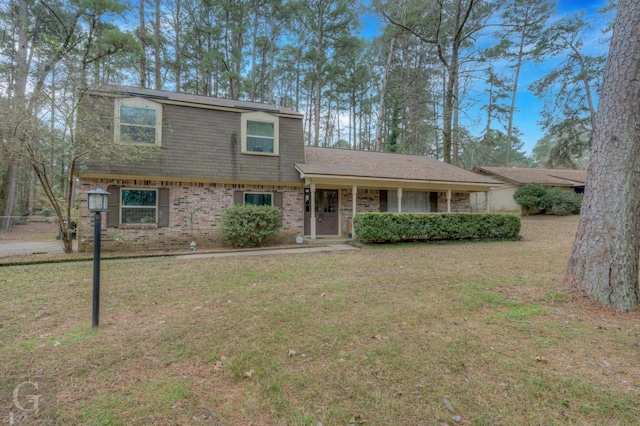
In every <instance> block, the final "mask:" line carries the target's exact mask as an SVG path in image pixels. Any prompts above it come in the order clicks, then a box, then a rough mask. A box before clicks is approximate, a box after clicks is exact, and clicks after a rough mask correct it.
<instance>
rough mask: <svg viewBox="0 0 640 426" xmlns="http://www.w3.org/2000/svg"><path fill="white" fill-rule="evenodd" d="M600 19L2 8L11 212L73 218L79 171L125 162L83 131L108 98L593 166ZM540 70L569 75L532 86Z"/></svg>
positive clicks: (438, 6) (545, 10) (236, 3)
mask: <svg viewBox="0 0 640 426" xmlns="http://www.w3.org/2000/svg"><path fill="white" fill-rule="evenodd" d="M612 10H613V6H609V7H607V8H605V9H603V10H602V11H601V12H602V13H603V14H604V15H603V16H604V18H602V17H598V18H597V19H598V21H597V22H606V21H607V20H611V19H612V18H613V13H611V12H612ZM595 19H596V17H595V15H588V14H587V13H585V11H576V12H575V13H573V14H568V15H562V14H560V13H559V12H558V11H557V8H556V6H555V5H554V3H552V2H550V1H546V0H502V1H500V0H499V1H486V0H438V1H435V0H433V1H425V0H401V1H382V0H372V1H371V2H369V1H367V2H363V1H357V0H305V1H301V0H275V1H274V0H269V1H266V0H151V1H145V0H133V1H131V2H127V1H124V0H122V1H118V0H67V1H59V0H45V1H42V0H39V1H36V0H9V1H7V2H3V3H2V5H0V25H1V26H2V32H1V34H0V114H1V116H2V117H3V119H2V121H1V123H0V137H1V139H2V145H1V146H0V153H1V155H0V188H1V190H0V202H1V203H2V212H3V213H2V214H3V215H4V216H12V215H13V216H16V215H17V216H20V215H22V214H26V213H28V212H31V211H33V210H34V209H41V208H43V207H44V206H46V205H47V201H48V204H49V205H51V204H52V203H53V204H56V203H57V204H58V208H59V209H60V217H63V216H66V217H69V215H66V214H64V211H65V210H71V209H72V207H73V206H72V200H71V198H70V192H71V191H70V188H71V182H72V177H71V176H72V174H73V171H74V170H75V168H76V167H77V166H78V163H79V162H80V161H81V160H82V158H84V157H86V156H87V155H89V154H90V153H95V152H100V150H102V151H103V152H104V151H105V150H108V149H109V145H108V144H105V143H101V142H100V141H98V140H90V141H87V140H86V138H80V137H79V135H77V134H76V124H77V120H78V114H77V106H78V104H79V102H80V101H81V100H82V99H83V97H84V96H85V93H86V90H87V88H90V87H92V86H94V85H119V84H125V85H132V86H139V87H145V88H150V89H159V90H169V91H176V92H182V93H191V94H198V95H207V96H215V97H222V98H231V99H243V100H250V101H256V102H268V103H274V104H279V105H283V106H286V107H289V108H292V109H294V110H297V111H300V112H302V113H304V115H305V124H304V128H305V133H304V138H305V141H304V142H305V144H307V145H312V146H326V147H337V148H343V149H361V150H379V151H387V152H400V153H410V154H418V155H428V156H431V157H434V158H438V159H441V160H443V161H445V162H449V163H452V164H455V165H458V166H460V167H464V168H466V169H471V168H473V167H474V166H476V165H484V166H501V165H507V166H521V167H540V166H542V167H563V168H584V167H586V164H587V155H588V147H589V143H590V139H591V130H592V128H593V126H594V120H595V111H596V103H597V94H598V90H599V87H600V81H601V77H602V71H603V67H604V62H605V58H604V56H603V55H595V54H593V51H594V49H592V48H591V47H590V46H592V45H593V44H594V43H597V42H602V43H604V44H605V45H606V44H607V43H608V40H607V34H608V32H607V31H606V30H607V28H603V32H602V33H600V34H601V37H600V39H601V40H593V38H592V34H593V31H592V30H593V25H594V22H595ZM376 22H379V23H380V24H379V27H377V28H376V29H375V31H373V33H372V31H371V27H372V26H373V27H375V23H376ZM365 24H367V25H368V26H367V27H366V28H365V27H363V25H365ZM598 25H600V24H598ZM531 64H547V65H548V64H552V66H551V67H549V66H547V67H546V69H550V71H548V72H545V73H542V74H541V75H540V76H539V78H538V79H537V80H536V81H535V82H534V83H533V84H530V85H527V86H526V87H523V83H522V78H521V76H522V74H521V73H522V70H523V67H526V66H530V65H531ZM523 91H528V92H530V93H532V94H534V95H535V96H537V97H538V98H539V99H541V100H543V101H544V110H543V111H542V120H541V122H540V123H539V124H540V126H541V127H542V128H543V130H544V133H545V136H544V138H542V139H541V140H540V141H538V143H537V145H536V147H535V148H534V149H533V150H532V152H531V153H527V152H525V150H524V144H523V141H522V139H521V138H522V134H521V133H520V131H519V129H518V127H517V125H516V123H517V120H516V119H514V118H516V117H517V116H518V113H519V111H518V109H517V108H516V99H517V97H516V95H517V94H518V93H522V92H523ZM531 119H535V118H531ZM54 210H55V206H54ZM55 213H56V215H57V214H58V212H57V211H56V212H55Z"/></svg>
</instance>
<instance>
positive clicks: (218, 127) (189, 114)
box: [77, 87, 501, 250]
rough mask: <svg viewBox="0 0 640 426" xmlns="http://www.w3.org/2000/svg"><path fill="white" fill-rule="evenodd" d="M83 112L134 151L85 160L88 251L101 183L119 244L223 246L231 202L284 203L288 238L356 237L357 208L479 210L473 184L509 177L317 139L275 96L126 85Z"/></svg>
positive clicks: (82, 179) (102, 94)
mask: <svg viewBox="0 0 640 426" xmlns="http://www.w3.org/2000/svg"><path fill="white" fill-rule="evenodd" d="M82 113H83V114H84V120H83V122H84V128H83V131H84V132H85V134H86V135H88V136H87V137H93V138H97V137H102V138H106V139H107V140H108V141H109V142H110V143H111V141H113V144H114V146H115V148H116V150H117V149H118V148H120V147H121V148H122V150H131V149H132V154H131V156H130V157H129V159H128V160H126V161H122V160H120V161H118V160H109V159H102V160H100V161H96V160H95V159H94V160H93V161H88V162H87V163H86V164H84V165H83V167H81V168H80V169H79V172H78V173H77V177H78V178H79V195H80V197H79V199H80V204H79V210H80V212H79V225H78V236H79V245H80V249H81V250H86V249H88V248H89V247H90V246H91V244H92V242H93V241H92V239H91V236H92V235H93V229H92V227H93V220H92V219H91V218H92V216H91V215H90V214H89V212H88V210H87V206H86V192H87V191H88V190H91V189H95V188H96V187H97V186H101V187H102V188H103V189H106V190H107V191H108V192H110V194H111V195H110V199H109V212H108V213H107V215H106V216H107V217H106V220H105V221H103V227H104V229H103V234H104V237H103V245H104V247H105V248H106V249H111V250H113V249H126V248H134V249H140V248H147V249H160V248H166V249H180V248H182V249H188V248H189V245H190V243H191V242H192V241H195V243H196V245H197V247H213V246H218V245H221V244H222V238H221V230H220V226H219V225H220V219H221V216H222V213H223V210H224V209H225V208H226V207H228V206H231V205H233V204H236V203H251V204H268V205H275V206H279V207H281V208H282V211H283V223H282V228H281V230H280V235H279V237H278V239H279V241H280V242H293V241H294V240H295V237H297V236H303V235H306V236H308V237H311V238H314V239H315V238H316V237H318V236H347V235H348V234H351V233H352V229H351V220H352V218H353V215H354V214H355V212H357V211H440V212H447V211H470V210H472V207H471V205H470V195H469V194H471V193H473V192H477V191H481V192H484V193H488V191H490V190H491V189H492V188H493V187H496V186H500V185H501V183H499V182H498V181H496V180H494V179H491V178H489V177H484V176H479V175H477V174H474V173H471V172H468V171H465V170H462V169H460V168H457V167H454V166H451V165H448V164H444V163H442V162H439V161H436V160H433V159H431V158H428V157H422V156H411V155H399V154H384V153H377V152H364V151H350V150H338V149H327V148H306V149H305V147H304V142H303V136H304V135H303V124H302V119H303V117H302V115H301V114H299V113H297V112H295V111H292V110H290V109H286V108H282V107H277V106H274V105H265V104H257V103H251V102H243V101H234V100H225V99H216V98H211V97H205V96H195V95H186V94H179V93H173V92H164V91H156V90H147V89H138V88H130V87H118V88H108V89H103V90H99V89H95V90H93V91H92V92H91V96H90V97H89V101H87V102H85V104H84V105H83V112H82ZM92 114H93V115H92ZM127 152H128V151H127ZM305 152H306V156H305ZM312 194H315V197H312V196H311V195H312ZM353 194H355V195H356V196H355V197H354V196H353ZM484 209H486V204H485V206H484V207H483V210H484Z"/></svg>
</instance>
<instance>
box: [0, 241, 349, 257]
mask: <svg viewBox="0 0 640 426" xmlns="http://www.w3.org/2000/svg"><path fill="white" fill-rule="evenodd" d="M73 244H74V247H73V249H74V250H78V246H77V242H75V241H74V243H73ZM344 250H358V248H356V247H354V246H352V245H349V244H344V243H334V244H327V245H301V246H300V247H291V248H280V249H264V250H230V251H219V252H210V253H193V254H191V253H190V254H178V255H162V256H144V258H145V259H157V258H162V259H164V260H167V259H176V260H188V259H207V258H212V257H230V256H261V255H267V254H295V253H317V252H328V251H344ZM41 253H63V250H62V243H61V242H60V241H0V257H8V256H21V255H29V254H41ZM127 255H129V256H130V257H128V258H129V259H131V258H135V253H127ZM115 259H117V258H113V259H103V260H115Z"/></svg>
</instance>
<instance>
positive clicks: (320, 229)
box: [296, 147, 501, 240]
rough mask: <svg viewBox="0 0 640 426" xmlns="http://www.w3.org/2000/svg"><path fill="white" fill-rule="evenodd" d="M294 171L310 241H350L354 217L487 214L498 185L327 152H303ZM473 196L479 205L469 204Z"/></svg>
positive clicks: (432, 166) (454, 171) (414, 164)
mask: <svg viewBox="0 0 640 426" xmlns="http://www.w3.org/2000/svg"><path fill="white" fill-rule="evenodd" d="M296 169H297V170H298V172H299V173H300V177H301V178H302V179H303V180H304V201H305V212H304V216H305V217H304V220H305V224H304V233H305V236H307V237H309V238H311V239H312V240H313V239H316V238H320V237H336V236H351V237H353V236H355V233H354V230H353V227H352V223H353V218H354V217H355V215H356V213H358V212H399V213H400V212H441V213H448V212H464V211H489V206H490V190H491V188H492V187H497V186H500V185H501V183H500V182H497V181H496V180H494V179H491V178H487V177H484V176H479V175H477V174H475V173H472V172H469V171H466V170H463V169H460V168H458V167H455V166H451V165H449V164H445V163H442V162H440V161H437V160H433V159H431V158H429V157H422V156H414V155H401V154H390V153H380V152H367V151H349V150H338V149H329V148H310V147H307V148H306V162H305V163H303V164H296ZM478 192H482V193H484V195H485V197H484V199H485V200H487V201H486V202H485V203H483V205H477V204H472V203H471V197H470V194H471V193H478ZM476 198H477V197H476Z"/></svg>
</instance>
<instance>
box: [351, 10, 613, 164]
mask: <svg viewBox="0 0 640 426" xmlns="http://www.w3.org/2000/svg"><path fill="white" fill-rule="evenodd" d="M607 3H608V2H607V0H557V1H556V13H555V17H554V19H560V18H561V17H563V16H565V15H566V14H572V13H574V12H577V11H579V10H580V9H584V10H585V20H587V21H588V20H594V24H593V26H594V28H593V30H592V31H591V32H590V34H589V36H588V37H586V38H585V53H586V54H600V53H606V51H607V49H608V46H603V45H601V44H600V43H598V39H599V38H600V30H601V28H603V27H604V25H605V20H604V17H602V16H601V15H599V14H598V13H597V11H598V10H600V9H602V8H603V7H605V6H606V5H607ZM361 21H362V25H363V28H362V29H361V32H360V35H361V36H362V37H365V38H372V37H374V36H375V35H377V34H379V32H380V22H379V20H378V18H377V17H376V16H375V15H370V14H363V15H362V16H361ZM555 63H557V61H548V62H545V63H543V64H538V65H535V64H526V65H525V66H524V67H523V69H522V70H521V74H520V82H519V84H518V87H519V91H518V94H517V96H516V107H517V108H518V111H517V112H516V115H515V117H514V124H515V126H516V127H517V128H518V129H519V130H520V132H521V133H522V136H521V139H522V140H523V141H524V143H525V150H526V151H527V152H529V153H530V152H531V150H532V149H533V147H534V146H535V145H536V142H537V141H538V140H539V139H541V138H542V137H543V136H544V132H543V130H542V129H541V127H540V125H539V124H538V122H539V121H540V120H541V119H542V117H541V116H540V111H541V110H542V107H543V102H542V101H540V100H538V99H537V98H536V97H535V96H533V95H532V94H531V93H529V92H528V90H527V87H528V86H529V84H530V83H532V82H533V81H535V80H537V79H539V78H541V77H542V76H544V75H546V74H547V73H548V72H549V71H550V70H551V69H552V68H553V66H554V64H555ZM476 90H478V89H476ZM480 90H481V88H480ZM466 113H467V115H468V116H469V117H470V119H472V120H474V121H475V120H481V118H480V114H481V112H480V111H473V110H470V111H467V112H466ZM469 127H470V128H471V130H472V131H473V132H474V133H479V132H480V131H481V130H482V128H483V124H482V123H480V124H479V125H477V129H476V128H475V126H472V125H471V126H469Z"/></svg>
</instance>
